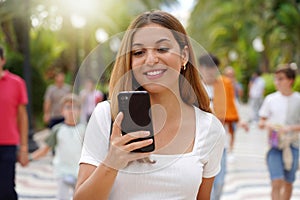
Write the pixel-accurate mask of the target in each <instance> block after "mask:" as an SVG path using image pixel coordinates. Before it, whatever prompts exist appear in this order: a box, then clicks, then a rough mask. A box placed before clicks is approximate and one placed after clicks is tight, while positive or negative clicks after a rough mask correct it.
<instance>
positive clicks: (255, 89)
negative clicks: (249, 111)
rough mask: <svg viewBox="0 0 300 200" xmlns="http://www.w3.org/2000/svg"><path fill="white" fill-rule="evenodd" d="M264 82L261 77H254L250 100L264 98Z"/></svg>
mask: <svg viewBox="0 0 300 200" xmlns="http://www.w3.org/2000/svg"><path fill="white" fill-rule="evenodd" d="M264 90H265V80H264V79H263V78H262V77H260V76H259V77H256V78H255V79H254V81H253V83H252V85H251V88H250V91H249V96H250V98H262V97H263V96H264Z"/></svg>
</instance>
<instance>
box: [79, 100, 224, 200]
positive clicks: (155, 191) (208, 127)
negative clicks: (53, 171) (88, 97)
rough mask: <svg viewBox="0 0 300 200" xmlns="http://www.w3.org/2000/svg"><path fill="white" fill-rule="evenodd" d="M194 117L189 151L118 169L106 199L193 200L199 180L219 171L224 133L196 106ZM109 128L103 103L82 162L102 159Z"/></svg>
mask: <svg viewBox="0 0 300 200" xmlns="http://www.w3.org/2000/svg"><path fill="white" fill-rule="evenodd" d="M195 114H196V133H195V143H194V147H193V150H192V152H190V153H186V154H176V155H159V154H152V155H151V159H152V160H155V161H156V163H155V164H150V163H139V162H136V161H135V162H132V163H130V164H129V165H128V166H127V167H126V168H125V169H122V170H119V172H118V175H117V177H116V180H115V183H114V185H113V188H112V190H111V194H110V197H109V199H110V200H119V199H124V200H126V199H130V200H134V199H136V200H147V199H149V200H153V199H160V200H168V199H169V200H174V199H175V200H176V199H181V200H182V199H186V200H191V199H196V197H197V193H198V189H199V186H200V184H201V181H202V178H203V177H205V178H209V177H213V176H215V175H216V174H217V173H218V172H219V171H220V160H221V156H222V153H223V149H224V141H225V131H224V128H223V126H222V124H221V123H220V122H219V120H218V119H217V118H216V117H215V116H214V115H212V114H210V113H207V112H204V111H201V110H200V109H198V108H196V107H195ZM110 126H111V114H110V105H109V103H108V102H107V101H104V102H101V103H99V104H98V105H97V106H96V108H95V110H94V113H93V115H92V117H91V119H90V121H89V124H88V126H87V130H86V133H85V138H84V144H83V149H82V155H81V159H80V162H81V163H88V164H92V165H95V166H98V165H99V164H100V163H101V162H102V161H103V160H104V159H105V156H106V154H107V152H108V145H109V136H110ZM116 159H118V158H116Z"/></svg>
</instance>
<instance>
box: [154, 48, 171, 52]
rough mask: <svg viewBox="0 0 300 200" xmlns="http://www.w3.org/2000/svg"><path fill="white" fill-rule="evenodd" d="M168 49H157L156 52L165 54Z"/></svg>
mask: <svg viewBox="0 0 300 200" xmlns="http://www.w3.org/2000/svg"><path fill="white" fill-rule="evenodd" d="M169 49H170V48H168V47H161V48H158V49H157V51H158V52H160V53H165V52H168V51H169Z"/></svg>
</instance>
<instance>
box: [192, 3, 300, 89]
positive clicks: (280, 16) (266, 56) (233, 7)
mask: <svg viewBox="0 0 300 200" xmlns="http://www.w3.org/2000/svg"><path fill="white" fill-rule="evenodd" d="M188 31H189V33H190V34H191V36H192V37H193V38H194V39H196V40H197V41H198V42H199V43H200V44H201V45H203V47H204V48H205V49H206V50H207V51H210V52H212V53H214V54H216V55H218V56H219V57H220V58H221V60H222V65H223V66H226V65H231V66H233V67H234V68H235V69H236V71H237V74H238V78H239V80H240V81H241V82H243V85H244V88H245V89H247V87H246V86H247V84H248V80H249V78H250V76H251V74H252V72H253V71H255V70H256V69H258V68H259V69H260V70H262V71H263V72H265V73H266V72H272V71H273V69H274V68H275V67H276V66H277V65H278V64H280V63H286V62H296V63H297V64H298V66H300V3H299V1H294V0H276V1H268V0H244V1H242V2H241V1H238V0H228V1H221V0H213V1H210V0H201V1H200V0H198V1H197V2H196V4H195V8H194V10H193V11H192V13H191V18H190V21H189V26H188ZM256 38H261V39H262V44H263V47H264V49H263V50H262V51H261V52H257V50H255V49H254V47H253V45H252V43H253V40H254V39H256ZM230 52H235V53H236V55H238V56H237V59H236V60H233V59H231V58H230V56H229V55H230ZM245 94H247V92H245Z"/></svg>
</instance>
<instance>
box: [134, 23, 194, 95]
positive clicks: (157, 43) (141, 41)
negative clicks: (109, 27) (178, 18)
mask: <svg viewBox="0 0 300 200" xmlns="http://www.w3.org/2000/svg"><path fill="white" fill-rule="evenodd" d="M131 50H132V51H131V63H132V70H133V74H134V76H135V78H136V80H137V81H138V82H139V84H140V85H141V86H143V87H144V88H145V89H146V90H147V91H148V92H150V93H158V92H161V91H162V90H164V89H171V90H173V89H176V87H178V80H179V74H180V70H181V68H182V66H183V65H184V64H186V63H187V61H188V50H187V47H185V48H184V49H183V50H180V47H179V44H178V43H177V41H176V40H175V38H174V36H173V34H172V32H171V31H170V30H169V29H167V28H164V27H162V26H160V25H157V24H149V25H147V26H145V27H143V28H140V29H138V30H137V31H136V33H135V34H134V36H133V40H132V49H131Z"/></svg>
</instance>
